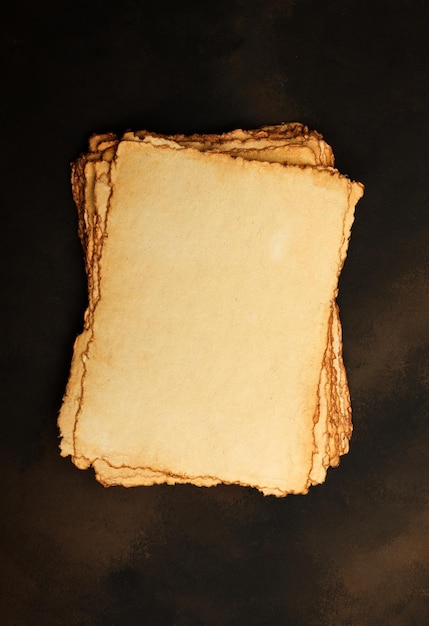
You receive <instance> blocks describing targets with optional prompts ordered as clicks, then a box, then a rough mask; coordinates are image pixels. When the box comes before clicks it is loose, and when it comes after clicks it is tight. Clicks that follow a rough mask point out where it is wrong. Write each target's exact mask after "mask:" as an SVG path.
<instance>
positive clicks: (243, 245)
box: [59, 124, 363, 496]
mask: <svg viewBox="0 0 429 626" xmlns="http://www.w3.org/2000/svg"><path fill="white" fill-rule="evenodd" d="M333 165H334V163H333V155H332V151H331V149H330V147H329V146H328V145H327V144H326V143H325V142H324V141H323V139H322V138H321V137H320V135H319V134H318V133H315V132H312V133H310V132H309V131H308V129H307V128H306V127H304V126H302V125H301V124H283V125H279V126H272V127H263V128H261V129H258V130H257V131H242V130H237V131H233V132H231V133H227V134H225V135H220V136H219V135H194V136H190V137H186V136H182V135H180V136H172V137H166V136H161V135H155V134H152V133H148V132H146V131H141V132H137V133H131V132H129V133H126V134H125V135H124V136H123V137H122V138H120V139H119V138H117V137H115V136H113V135H104V136H96V137H93V138H92V139H91V141H90V152H89V153H88V154H86V155H84V156H82V157H81V158H80V159H79V160H78V161H77V162H76V163H75V164H74V166H73V176H72V182H73V193H74V197H75V201H76V204H77V207H78V211H79V234H80V237H81V240H82V243H83V246H84V250H85V255H86V269H87V276H88V288H89V305H88V309H87V311H86V314H85V328H84V331H83V333H82V334H81V335H80V336H79V337H78V338H77V340H76V343H75V347H74V355H73V361H72V367H71V373H70V378H69V382H68V386H67V390H66V394H65V397H64V402H63V406H62V408H61V412H60V416H59V427H60V430H61V436H62V441H61V453H62V455H63V456H67V455H71V456H72V459H73V462H74V463H75V464H76V465H77V466H78V467H79V468H82V469H84V468H87V467H89V466H91V465H92V466H93V467H94V469H95V472H96V477H97V479H98V480H99V481H100V482H102V483H103V484H104V485H106V486H107V485H116V484H121V485H124V486H133V485H152V484H155V483H165V482H167V483H180V482H187V483H193V484H195V485H200V486H210V485H215V484H218V483H220V482H223V483H235V484H241V485H250V486H253V487H256V488H258V489H259V490H261V491H262V492H263V493H264V494H273V495H277V496H282V495H286V494H288V493H306V492H307V490H308V487H309V486H310V485H312V484H316V483H321V482H323V481H324V479H325V476H326V470H327V468H328V467H329V466H335V465H337V464H338V462H339V457H340V455H342V454H344V453H346V452H347V451H348V445H349V439H350V436H351V431H352V425H351V409H350V399H349V392H348V387H347V380H346V374H345V370H344V366H343V361H342V356H341V348H342V340H341V325H340V321H339V316H338V308H337V305H336V302H335V298H336V295H337V285H338V277H339V274H340V271H341V268H342V265H343V263H344V259H345V256H346V251H347V245H348V240H349V236H350V229H351V226H352V222H353V213H354V207H355V204H356V202H357V200H358V199H359V198H360V197H361V195H362V193H363V187H362V185H361V184H359V183H354V182H351V181H350V180H349V179H348V178H347V177H345V176H342V175H341V174H340V173H339V172H338V171H337V170H335V169H334V167H333Z"/></svg>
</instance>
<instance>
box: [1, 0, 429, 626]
mask: <svg viewBox="0 0 429 626" xmlns="http://www.w3.org/2000/svg"><path fill="white" fill-rule="evenodd" d="M428 6H429V5H428V4H427V3H425V2H422V1H420V2H418V1H410V2H405V1H404V2H401V3H389V2H377V1H372V2H365V1H362V0H361V1H358V0H331V1H328V0H326V1H322V0H301V1H296V2H294V1H289V0H265V1H256V0H247V1H245V0H229V1H226V0H217V1H216V2H215V1H212V2H210V1H205V2H204V1H202V0H200V1H199V2H190V1H185V0H177V1H173V0H171V1H169V0H158V1H156V0H122V1H121V2H116V3H110V4H109V3H106V2H101V1H100V0H92V1H91V2H90V1H89V0H88V1H86V2H83V1H80V0H75V1H74V2H64V1H59V2H56V3H51V4H48V3H46V2H43V0H42V1H41V2H29V1H20V2H17V3H15V4H12V3H7V5H6V6H5V7H3V8H2V9H1V11H2V14H3V17H2V19H1V20H0V29H1V36H0V50H1V57H2V61H3V79H2V96H1V99H0V108H1V164H2V168H1V175H2V183H1V187H0V194H1V195H0V197H1V203H2V204H1V211H2V213H1V216H2V224H3V228H2V231H1V233H2V235H4V237H3V242H2V247H1V250H2V252H3V253H4V258H3V260H2V265H1V269H2V272H3V281H2V285H4V287H5V290H4V296H3V302H2V306H1V313H2V331H3V332H2V343H3V348H2V350H1V358H2V367H1V382H2V394H1V403H0V406H1V437H0V444H1V453H2V454H1V463H2V470H1V472H2V474H1V500H2V507H1V509H2V513H1V522H2V533H1V554H2V557H1V559H0V562H1V567H2V574H1V576H2V581H1V582H2V585H1V587H2V596H1V609H0V616H1V617H0V622H1V623H2V624H5V626H9V625H16V626H21V625H25V626H26V625H31V626H33V625H36V626H37V625H39V624H40V625H42V626H50V625H57V624H58V625H60V624H64V625H70V626H75V625H85V626H86V625H88V626H89V625H100V626H104V625H112V626H117V625H122V624H124V625H125V626H134V625H135V626H137V625H139V626H140V625H150V626H155V625H156V626H158V625H161V626H162V625H166V626H167V625H175V626H188V625H190V626H193V625H204V626H205V625H210V626H212V625H213V626H218V625H220V626H236V625H240V626H241V625H244V626H274V625H276V626H277V625H278V626H284V625H289V624H291V625H295V624H296V625H303V626H310V625H329V626H337V625H340V624H347V625H357V626H362V625H366V624H368V625H372V624H374V625H377V626H378V625H381V624H383V625H384V624H388V625H389V626H392V625H408V624H410V625H411V624H414V625H422V626H423V625H425V624H428V623H429V571H428V562H429V534H428V522H429V508H428V478H429V470H428V465H429V464H428V452H427V450H428V443H429V438H428V434H429V433H428V430H429V419H428V413H429V358H428V357H429V350H428V349H429V317H428V307H429V278H428V257H429V185H428V173H429V122H428V107H429V36H428V32H429V13H428ZM281 121H301V122H304V123H306V124H308V126H309V127H310V128H315V129H317V130H319V131H320V132H321V133H323V135H324V137H325V138H326V140H327V141H328V142H329V143H330V144H331V145H332V146H333V148H334V151H335V155H336V163H337V166H338V168H339V169H340V170H341V171H342V172H343V173H347V174H348V175H349V176H350V177H351V178H353V179H355V180H359V181H362V182H363V183H364V184H365V186H366V193H365V196H364V198H363V200H362V201H361V202H360V203H359V205H358V209H357V214H356V221H355V225H354V227H353V235H352V240H351V244H350V249H349V255H348V258H347V262H346V265H345V268H344V271H343V273H342V276H341V281H340V296H339V304H340V307H341V317H342V322H343V329H344V357H345V362H346V366H347V371H348V376H349V383H350V389H351V396H352V402H353V410H354V428H355V430H354V435H353V440H352V446H351V451H350V453H349V455H347V456H346V457H344V458H343V459H342V462H341V466H340V468H339V469H336V470H331V471H329V473H328V478H327V481H326V483H325V484H324V485H322V486H319V487H314V488H312V489H311V491H310V493H309V494H308V495H306V496H288V497H287V498H286V499H276V498H273V497H266V498H264V497H263V496H262V495H261V494H260V493H258V492H257V491H256V490H252V489H245V488H240V487H234V486H229V487H228V486H219V487H216V488H211V489H198V488H195V487H192V486H189V485H185V486H176V487H169V486H159V487H152V488H134V489H128V490H127V489H124V488H120V487H114V488H110V489H104V488H103V487H102V486H101V485H99V484H98V483H97V482H96V481H95V479H94V475H93V472H92V470H89V471H85V472H82V471H79V470H78V469H76V468H75V467H74V466H73V465H72V463H71V462H70V460H69V459H62V458H60V456H59V453H58V432H57V428H56V417H57V413H58V409H59V407H60V404H61V398H62V394H63V391H64V387H65V383H66V380H67V375H68V370H69V364H70V358H71V350H72V345H73V341H74V338H75V336H76V334H77V333H78V332H79V331H80V329H81V327H82V317H83V312H84V309H85V303H86V282H85V276H84V271H83V260H82V251H81V248H80V244H79V241H78V239H77V235H76V228H77V218H76V211H75V207H74V205H73V201H72V198H71V193H70V183H69V174H70V172H69V162H70V161H71V160H73V159H74V158H76V156H77V155H78V154H79V153H80V152H81V151H83V150H84V149H85V148H86V141H87V138H88V137H89V135H91V134H92V133H94V132H103V131H109V130H113V131H116V132H121V131H123V130H125V129H127V128H133V129H138V128H148V129H150V130H153V131H157V132H161V133H172V132H222V131H227V130H231V129H233V128H236V127H244V128H255V127H257V126H259V125H262V124H275V123H279V122H281Z"/></svg>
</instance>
